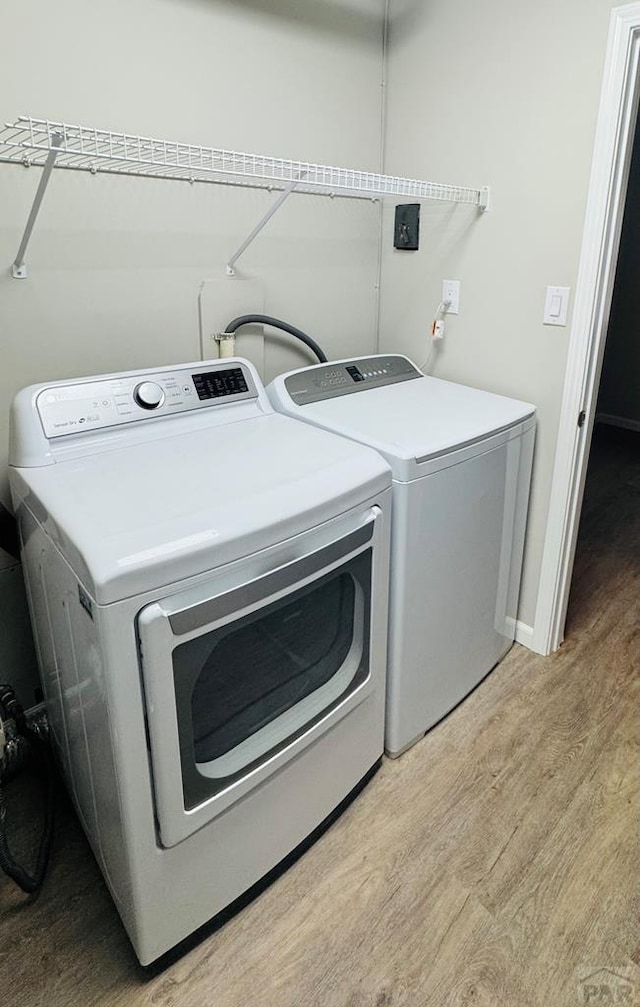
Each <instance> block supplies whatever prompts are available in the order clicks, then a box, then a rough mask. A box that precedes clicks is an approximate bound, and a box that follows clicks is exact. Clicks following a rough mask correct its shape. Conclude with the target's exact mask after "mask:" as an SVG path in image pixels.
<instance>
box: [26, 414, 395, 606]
mask: <svg viewBox="0 0 640 1007" xmlns="http://www.w3.org/2000/svg"><path fill="white" fill-rule="evenodd" d="M10 478H11V484H12V490H13V493H14V496H15V498H16V505H17V506H25V505H26V506H27V507H29V508H30V509H31V510H32V512H33V513H34V514H35V516H36V517H37V518H38V520H39V521H40V522H41V523H42V524H43V525H44V527H45V529H46V531H47V532H48V534H49V535H50V536H51V537H52V538H53V539H54V541H55V542H56V544H57V545H58V547H59V548H60V550H61V551H62V553H63V555H64V556H65V557H66V558H67V560H68V561H69V563H70V564H71V566H72V567H73V568H74V569H75V571H76V573H77V575H78V576H79V578H80V580H81V581H83V583H84V585H85V587H86V588H87V589H88V590H89V591H90V592H91V594H92V595H93V596H94V598H95V599H96V601H97V602H98V603H100V604H109V603H110V602H113V601H118V600H120V599H122V598H126V597H130V596H132V595H135V594H141V593H143V592H145V591H149V590H152V589H154V588H157V587H163V586H166V585H169V584H171V583H173V582H176V581H179V580H182V579H184V578H186V577H190V576H193V575H195V574H199V573H202V572H206V571H207V570H210V569H214V568H216V567H218V566H221V565H222V564H224V563H229V562H231V561H233V560H235V559H238V558H240V557H242V556H246V555H248V554H250V553H252V552H256V551H259V550H261V549H265V548H267V547H268V546H270V545H273V544H275V543H277V542H280V541H283V540H285V539H288V538H290V537H292V536H294V535H297V534H299V533H301V532H304V531H307V530H308V529H310V528H313V527H314V526H316V525H318V524H320V523H322V522H324V521H326V520H329V519H330V518H332V517H334V516H337V515H339V514H341V513H343V512H344V511H346V510H348V509H349V508H350V507H353V506H356V505H357V504H359V503H360V502H362V501H364V500H366V499H368V498H370V497H371V496H373V495H374V494H376V493H378V492H380V491H381V490H383V489H385V488H386V487H387V486H390V485H391V473H390V472H389V468H388V466H387V465H386V463H385V462H384V461H383V459H382V458H381V457H380V456H379V455H377V454H376V453H375V452H374V451H371V450H369V449H367V448H363V447H362V446H361V445H359V444H355V443H352V442H349V441H347V440H344V439H343V438H340V437H334V436H333V435H331V434H328V433H326V432H325V431H323V430H318V429H314V428H313V427H309V426H307V425H306V424H302V423H296V422H294V421H293V420H290V419H288V418H287V417H285V416H279V415H278V414H274V413H271V414H268V415H266V416H262V417H258V418H252V419H248V420H243V421H240V422H238V423H235V424H232V425H230V426H229V427H226V428H224V429H223V430H200V431H197V432H194V433H192V434H189V435H179V436H175V437H167V438H165V439H163V440H155V441H151V442H149V443H147V444H138V445H134V446H130V447H128V448H119V449H116V450H113V451H109V452H104V453H102V454H99V455H95V456H92V457H84V458H76V459H70V460H68V461H65V462H61V463H59V464H57V465H52V466H49V467H42V468H14V469H11V470H10Z"/></svg>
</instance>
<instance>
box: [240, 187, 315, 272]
mask: <svg viewBox="0 0 640 1007" xmlns="http://www.w3.org/2000/svg"><path fill="white" fill-rule="evenodd" d="M305 174H306V172H302V173H301V174H300V177H299V178H295V179H294V180H293V182H289V185H288V186H287V188H286V189H284V191H283V192H281V193H280V195H279V196H278V198H277V199H276V201H275V203H274V204H273V206H271V207H270V208H269V209H268V210H267V212H266V213H265V215H264V217H262V218H261V219H260V220H259V221H258V223H257V224H256V226H255V227H254V229H253V231H252V232H251V234H250V235H249V237H248V238H245V240H244V241H243V242H242V244H241V245H240V248H239V249H238V251H237V252H235V253H234V254H233V255H232V256H231V258H230V259H229V261H228V262H227V268H226V273H227V276H235V275H236V271H235V269H234V266H235V264H236V262H237V261H238V259H239V258H240V256H241V255H243V254H244V253H245V252H246V250H247V248H248V247H249V245H251V244H252V242H253V241H255V239H256V238H257V237H258V235H259V234H260V231H262V229H263V228H264V227H265V226H266V225H267V224H268V223H269V221H270V220H271V218H272V217H273V216H274V215H275V214H276V213H277V212H278V210H279V209H280V207H281V206H282V204H283V203H284V201H285V200H286V199H287V198H288V197H289V196H290V195H291V193H292V192H293V191H294V189H297V187H298V186H299V185H300V182H302V180H303V178H304V176H305Z"/></svg>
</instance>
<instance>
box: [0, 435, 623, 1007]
mask: <svg viewBox="0 0 640 1007" xmlns="http://www.w3.org/2000/svg"><path fill="white" fill-rule="evenodd" d="M639 442H640V435H633V434H628V433H626V432H615V431H611V430H609V431H607V430H605V431H604V432H602V431H600V432H599V433H598V436H597V437H596V439H595V447H594V452H593V456H592V457H593V463H592V466H591V471H590V476H589V481H588V488H587V496H586V502H585V507H584V511H583V522H582V531H581V539H580V545H579V550H578V555H577V560H576V567H575V577H574V586H573V593H572V599H571V605H570V611H569V618H568V623H567V639H566V641H565V643H564V644H563V646H562V648H561V649H560V651H559V652H558V653H556V654H554V655H552V656H551V657H549V658H541V657H538V656H536V655H534V654H532V653H530V652H529V651H527V650H525V649H523V648H521V647H518V646H515V647H514V648H513V649H512V651H511V652H510V653H509V655H508V656H507V657H506V659H505V660H504V661H503V662H502V664H501V665H500V666H499V667H498V668H497V669H496V670H495V671H494V672H493V673H492V674H491V675H490V676H489V678H487V679H486V680H485V682H484V683H483V684H482V685H481V686H480V687H479V688H478V689H477V690H476V691H475V692H474V693H473V694H472V695H471V696H470V697H468V698H467V699H466V700H465V702H464V703H462V704H461V705H460V706H459V707H458V708H457V709H456V710H455V711H454V712H453V713H452V714H451V715H450V716H449V717H448V718H447V719H446V720H445V721H444V722H443V723H442V724H440V725H439V726H438V727H437V728H435V729H434V730H433V731H431V733H430V734H429V735H428V736H427V737H426V738H425V739H424V740H423V741H422V742H421V743H419V744H418V745H416V746H415V747H414V748H413V749H411V750H410V751H409V752H407V753H406V754H405V755H404V756H403V757H402V758H401V759H399V760H397V761H395V762H392V761H389V760H386V761H385V762H384V764H383V767H382V769H381V771H380V772H379V773H378V775H377V776H376V777H375V778H374V780H373V781H372V782H371V783H370V784H369V786H368V787H367V788H366V790H365V791H364V792H363V793H362V795H361V796H360V797H359V799H358V800H357V801H356V802H355V803H354V804H353V805H352V806H351V808H350V809H349V810H348V811H347V812H346V813H345V814H344V815H343V817H342V818H341V819H340V820H339V821H338V822H337V823H336V824H335V825H334V826H333V827H332V828H331V829H330V830H329V831H328V832H327V833H326V834H325V836H323V837H322V839H321V840H320V841H319V842H318V843H317V844H316V845H315V846H314V847H313V848H312V849H311V850H310V851H309V852H308V853H307V854H305V856H304V857H303V858H302V859H301V860H300V861H299V862H298V863H297V864H296V865H295V866H294V867H293V868H292V869H290V870H289V871H288V872H287V873H286V874H284V875H283V876H282V877H281V878H280V879H279V880H278V881H277V882H276V883H275V884H273V885H272V886H271V887H270V888H269V889H268V890H267V891H266V892H264V893H263V894H262V895H261V896H260V897H259V898H258V899H257V900H256V901H255V902H254V903H253V904H251V905H250V906H249V907H248V908H246V909H245V910H244V911H243V912H242V913H240V914H239V915H238V916H236V917H235V918H234V919H233V920H231V921H230V922H229V923H228V924H227V925H226V926H225V927H223V928H222V929H221V930H219V931H218V932H217V933H215V934H213V935H211V936H209V937H208V938H207V939H205V940H204V941H203V942H202V943H201V944H200V945H198V947H196V948H195V949H194V950H192V951H191V952H190V953H188V954H187V955H185V956H184V957H183V958H182V959H180V960H179V961H178V962H177V963H176V964H174V965H173V966H171V967H170V968H168V969H167V970H166V971H165V972H164V973H162V974H160V975H158V976H156V977H154V978H151V979H149V978H147V977H145V975H144V974H143V973H142V972H141V970H140V969H139V968H138V967H137V965H136V963H135V959H134V956H133V952H132V951H131V949H130V946H129V944H128V941H127V938H126V936H125V934H124V931H123V929H122V927H121V925H120V923H119V920H118V917H117V914H116V911H115V909H114V907H113V905H112V903H111V900H110V898H109V895H108V894H107V892H106V889H105V887H104V885H103V883H102V880H101V877H100V875H99V872H98V870H97V867H96V866H95V863H94V861H93V859H92V857H91V854H90V852H89V850H88V847H87V845H86V843H85V840H84V838H83V836H82V833H81V831H80V829H79V826H78V824H77V822H76V820H75V818H74V816H73V814H72V812H71V811H70V810H69V808H68V807H67V808H65V809H64V810H63V812H62V813H61V815H60V821H59V824H58V829H57V834H56V845H55V850H54V854H53V861H52V867H51V871H50V875H49V877H48V879H47V882H46V885H45V888H44V890H43V891H42V893H41V895H40V896H39V897H38V898H37V899H36V900H35V901H33V902H29V901H28V900H26V899H25V897H24V896H22V895H21V894H20V893H18V892H17V890H15V889H14V888H13V886H12V885H11V884H10V883H9V881H8V880H7V879H4V878H3V877H0V1003H2V1004H3V1005H5V1004H6V1005H7V1007H9V1005H11V1007H45V1005H46V1007H94V1005H96V1007H98V1005H100V1007H103V1005H104V1007H106V1005H108V1007H125V1005H126V1007H142V1005H145V1007H150V1005H154V1007H178V1005H179V1007H203V1005H212V1007H213V1005H215V1007H248V1005H253V1004H255V1005H259V1007H422V1005H428V1007H468V1005H476V1007H485V1005H486V1007H502V1005H505V1007H506V1005H509V1007H575V1005H578V1004H585V1003H592V1004H594V1003H616V1002H621V1003H634V1002H635V1003H640V946H639V942H638V933H639V932H640V931H639V929H638V903H637V892H638V885H637V881H638V876H639V871H640V868H639V865H640V841H639V829H638V809H639V801H638V783H639V780H638V777H639V775H640V772H639V770H640V759H639V758H638V754H639V748H640V744H639V740H640V739H639V731H638V671H639V670H640V447H639ZM22 793H24V791H22ZM14 799H15V797H14ZM26 838H27V839H28V838H29V837H28V835H27V837H26ZM598 970H609V971H604V972H599V973H598ZM593 973H598V975H597V976H596V978H595V979H591V980H590V983H589V984H588V985H583V984H582V982H581V980H583V979H585V978H586V977H589V976H591V975H592V974H593ZM614 973H615V975H614ZM594 984H595V985H594ZM594 989H595V991H596V992H595V993H594V992H593V991H594ZM596 995H597V996H598V997H599V999H596ZM616 996H618V998H619V999H618V1000H616V999H615V997H616ZM625 997H626V999H624V998H625ZM632 997H633V999H632ZM620 998H622V999H620Z"/></svg>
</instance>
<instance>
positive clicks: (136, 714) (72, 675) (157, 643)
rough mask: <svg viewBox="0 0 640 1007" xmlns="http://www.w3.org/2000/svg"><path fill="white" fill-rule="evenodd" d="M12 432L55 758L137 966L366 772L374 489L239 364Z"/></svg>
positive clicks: (76, 394)
mask: <svg viewBox="0 0 640 1007" xmlns="http://www.w3.org/2000/svg"><path fill="white" fill-rule="evenodd" d="M11 431H12V443H11V458H10V462H11V466H12V467H11V469H10V479H11V488H12V493H13V499H14V502H15V506H16V514H17V517H18V520H19V526H20V533H21V537H22V546H23V556H24V566H25V572H26V578H27V584H28V591H29V597H30V605H31V613H32V618H33V623H34V629H35V635H36V641H37V648H38V652H39V660H40V666H41V673H42V682H43V687H44V691H45V696H46V701H47V707H48V711H49V716H50V722H51V728H52V731H53V736H54V738H55V742H56V744H57V748H58V752H59V754H60V759H61V763H62V766H63V769H64V772H65V775H66V778H67V781H68V784H69V788H70V791H71V793H72V796H73V798H74V801H75V805H76V807H77V810H78V813H79V815H80V818H81V820H82V823H83V825H84V828H85V830H86V833H87V836H88V837H89V840H90V842H91V845H92V847H93V850H94V853H95V855H96V858H97V860H98V863H99V864H100V866H101V868H102V871H103V873H104V876H105V879H106V881H107V884H108V885H109V888H110V890H111V892H112V895H113V897H114V900H115V902H116V904H117V907H118V909H119V911H120V913H121V916H122V919H123V921H124V923H125V926H126V928H127V930H128V933H129V936H130V938H131V941H132V943H133V945H134V948H135V950H136V952H137V954H138V957H139V958H140V961H141V962H142V963H143V964H148V963H150V962H151V961H153V960H155V959H156V958H158V957H159V956H160V955H162V954H163V953H164V952H166V951H168V950H169V949H170V948H172V947H174V945H176V944H177V943H178V942H180V941H181V940H182V939H183V938H185V937H186V936H187V935H188V934H191V933H192V932H193V931H194V930H195V929H196V928H198V927H200V925H201V924H203V923H204V922H205V921H208V920H209V919H210V918H211V917H212V916H214V915H215V914H217V913H218V912H219V911H221V910H222V909H225V908H226V907H228V906H229V905H230V904H231V903H233V902H234V900H236V899H237V898H239V897H240V896H241V895H243V893H246V892H247V891H248V890H249V889H251V887H252V886H253V885H254V884H256V883H258V882H259V881H260V879H263V878H264V876H265V875H267V874H268V873H269V872H271V871H272V870H273V869H276V868H277V866H278V865H281V862H282V861H283V860H284V859H285V858H287V859H288V857H289V855H290V854H291V853H292V851H297V849H298V848H299V847H300V844H303V845H304V844H305V843H307V842H308V841H309V837H310V836H311V834H315V831H314V830H316V829H318V828H319V827H321V825H322V824H323V823H325V821H326V819H327V818H328V816H331V815H332V814H334V813H335V810H336V809H337V808H339V806H341V803H342V802H344V801H345V800H346V799H348V797H349V796H350V795H352V794H353V793H354V792H355V791H356V790H357V789H358V787H359V786H360V785H361V783H362V782H363V781H364V780H366V779H367V778H368V776H369V775H370V774H371V772H372V771H373V769H374V768H375V767H376V766H377V765H378V763H379V760H380V758H381V755H382V752H383V742H384V699H385V695H384V694H385V670H386V626H387V595H388V576H389V564H388V559H389V557H388V549H389V511H390V504H391V473H390V471H389V467H388V466H387V464H386V463H385V462H384V461H383V459H382V458H381V457H380V456H379V455H378V454H377V453H376V452H374V451H372V450H370V449H368V448H364V447H362V446H360V445H356V444H353V443H349V442H348V441H346V440H344V439H343V438H339V437H336V436H334V435H332V434H328V433H326V432H324V431H321V430H315V429H313V428H311V427H307V426H304V425H303V424H301V423H297V422H295V421H293V420H291V419H288V418H286V417H284V416H280V415H277V414H276V413H275V412H274V411H273V409H272V407H271V406H270V404H269V402H268V399H267V397H266V394H265V392H264V389H263V388H262V386H261V384H260V380H259V378H258V376H257V374H256V372H255V370H254V369H253V367H252V366H251V365H250V364H249V363H247V362H246V361H242V360H238V359H236V360H228V359H226V360H224V361H213V362H208V363H198V364H188V365H180V366H176V367H170V368H156V369H154V370H150V371H144V372H142V371H135V372H127V373H123V374H112V375H107V376H102V377H94V378H86V379H82V380H77V381H67V382H52V383H49V384H42V385H36V386H33V387H31V388H27V389H25V390H24V391H22V392H20V393H19V394H18V396H17V397H16V399H15V401H14V405H13V409H12V427H11Z"/></svg>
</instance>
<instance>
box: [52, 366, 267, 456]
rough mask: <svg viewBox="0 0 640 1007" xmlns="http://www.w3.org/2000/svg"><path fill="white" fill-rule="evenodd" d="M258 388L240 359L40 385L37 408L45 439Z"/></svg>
mask: <svg viewBox="0 0 640 1007" xmlns="http://www.w3.org/2000/svg"><path fill="white" fill-rule="evenodd" d="M257 396H258V391H257V389H256V386H255V382H254V380H253V377H252V375H251V372H250V371H249V369H248V368H247V367H246V366H244V365H243V363H242V362H240V361H229V362H227V361H225V362H224V364H222V363H220V364H218V363H217V362H216V361H207V362H205V363H203V365H202V368H201V369H200V368H198V369H196V368H194V366H193V364H190V365H189V366H188V367H183V368H181V367H172V368H167V369H166V370H164V369H154V370H152V371H149V372H144V371H137V372H135V373H129V374H122V375H110V376H109V377H104V378H87V379H86V380H84V381H83V380H78V381H74V382H68V383H67V382H64V383H63V382H57V383H55V384H52V385H50V386H48V387H44V388H42V389H41V390H40V391H39V392H38V394H37V396H36V408H37V410H38V415H39V416H40V421H41V423H42V426H43V429H44V433H45V435H46V437H48V438H54V437H63V436H66V435H68V434H78V433H82V432H84V431H86V430H99V429H101V428H103V427H112V426H117V425H120V424H122V423H132V422H135V421H139V420H145V419H148V418H150V417H153V416H165V417H167V416H172V415H175V414H179V413H184V412H188V411H191V410H195V409H206V408H210V407H212V406H217V405H219V404H221V403H229V402H242V401H245V400H246V399H255V398H257Z"/></svg>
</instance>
